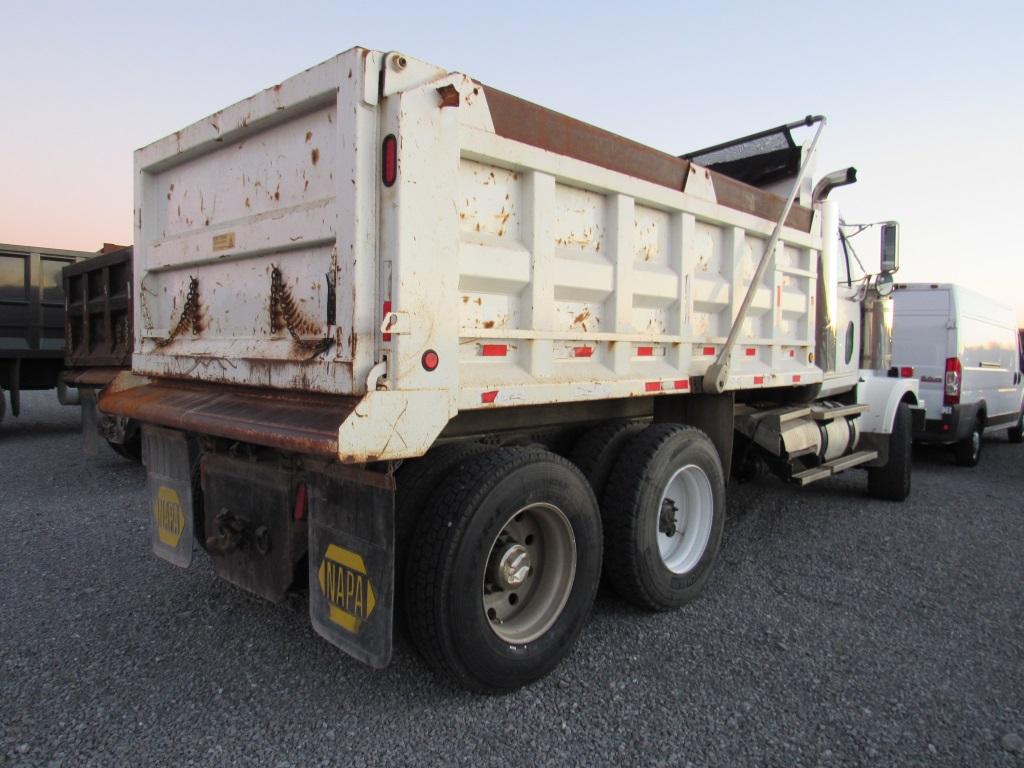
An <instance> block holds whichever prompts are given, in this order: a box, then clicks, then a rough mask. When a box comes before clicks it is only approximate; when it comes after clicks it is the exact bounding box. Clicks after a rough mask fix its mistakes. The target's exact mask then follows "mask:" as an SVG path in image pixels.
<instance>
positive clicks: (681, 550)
mask: <svg viewBox="0 0 1024 768" xmlns="http://www.w3.org/2000/svg"><path fill="white" fill-rule="evenodd" d="M603 520H604V525H605V562H606V573H607V575H608V580H609V582H610V583H611V585H612V587H613V589H615V591H616V592H618V593H619V594H620V595H621V596H622V597H623V598H624V599H626V600H628V601H629V602H631V603H634V604H636V605H639V606H641V607H644V608H650V609H653V610H659V611H660V610H668V609H670V608H678V607H679V606H681V605H685V604H686V603H688V602H690V601H691V600H693V599H694V598H696V597H697V596H698V595H699V594H700V592H701V590H702V589H703V588H704V583H705V582H706V581H707V579H708V576H709V575H710V573H711V567H712V564H713V563H714V560H715V556H716V555H717V553H718V547H719V544H720V543H721V540H722V528H723V526H724V525H725V477H724V473H723V471H722V462H721V460H720V459H719V456H718V451H717V450H716V449H715V446H714V443H712V442H711V439H710V438H709V437H708V436H707V435H706V434H705V433H704V432H702V431H701V430H699V429H696V428H694V427H686V426H682V425H679V424H654V425H652V426H650V427H647V428H646V429H645V430H643V431H642V432H641V433H640V434H639V435H637V436H636V437H634V438H633V439H632V440H630V441H629V443H627V445H626V447H625V448H624V449H623V451H622V455H621V457H620V459H619V461H618V463H617V464H616V466H615V468H614V469H613V470H612V474H611V477H610V478H609V479H608V488H607V492H606V494H605V503H604V507H603Z"/></svg>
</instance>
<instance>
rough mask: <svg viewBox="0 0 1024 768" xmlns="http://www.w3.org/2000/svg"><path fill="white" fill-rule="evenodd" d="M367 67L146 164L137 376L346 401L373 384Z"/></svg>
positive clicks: (258, 107) (308, 77)
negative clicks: (359, 384)
mask: <svg viewBox="0 0 1024 768" xmlns="http://www.w3.org/2000/svg"><path fill="white" fill-rule="evenodd" d="M364 63H365V62H364V55H363V52H362V51H361V50H358V49H354V50H352V51H349V52H347V53H345V54H341V55H340V56H338V57H336V58H334V59H331V60H329V61H327V62H325V63H323V64H321V65H318V66H317V67H314V68H312V69H310V70H307V71H306V72H303V73H302V74H300V75H297V76H295V77H293V78H290V79H288V80H286V81H284V82H282V83H280V84H279V85H276V86H274V87H273V88H269V89H267V90H266V91H263V92H261V93H259V94H257V95H256V96H253V97H252V98H250V99H247V100H245V101H243V102H240V103H239V104H236V105H234V106H232V107H229V108H228V109H225V110H222V111H221V112H218V113H216V114H214V115H211V116H210V117H209V118H207V119H205V120H203V121H200V122H199V123H196V124H194V125H192V126H189V127H188V128H186V129H184V130H182V131H179V132H178V133H176V134H174V135H173V136H169V137H167V138H166V139H163V140H161V141H159V142H157V143H155V144H153V145H150V146H149V147H146V148H144V149H142V150H139V151H138V152H137V153H136V206H137V211H136V217H137V218H136V260H135V265H136V279H137V280H138V281H139V290H138V291H137V297H138V302H137V306H136V307H135V310H136V311H135V329H136V355H135V361H134V369H135V371H136V372H138V373H145V374H151V375H156V376H170V377H179V378H189V379H192V380H201V381H221V382H231V383H246V384H256V385H260V386H268V387H274V388H284V389H301V390H308V391H319V392H332V393H342V394H347V393H351V392H352V391H353V382H354V381H357V380H358V379H359V377H358V376H357V375H354V372H356V373H357V372H358V371H360V370H361V371H363V372H364V375H365V370H366V369H367V368H368V367H369V364H370V363H369V360H370V358H371V357H372V349H371V348H370V346H371V342H372V326H370V325H369V317H368V315H366V313H363V314H364V315H365V317H366V319H365V320H364V323H363V326H362V327H361V326H360V324H359V323H358V322H357V317H359V306H358V304H359V301H360V300H361V299H365V300H366V301H371V300H372V296H373V293H374V287H375V286H374V281H373V270H372V268H371V267H370V265H369V263H368V262H369V261H370V260H371V259H372V252H373V251H372V249H373V244H374V231H375V222H374V215H373V209H374V197H375V192H376V189H375V186H374V184H373V179H374V168H375V162H376V153H375V152H374V151H373V147H374V145H375V144H376V127H375V112H374V109H373V107H372V106H370V105H367V104H366V103H364V101H363V96H364V93H363V90H362V87H363V82H364V74H365V73H364ZM364 252H365V253H366V254H367V258H366V259H363V261H364V262H367V263H366V264H365V266H364V267H363V268H362V270H359V267H358V266H357V265H358V264H359V263H360V258H359V257H360V256H362V255H363V254H364ZM361 281H362V282H361ZM366 334H370V335H369V337H368V338H369V340H370V341H369V342H368V343H366V344H364V345H362V346H363V349H362V350H360V340H362V339H363V338H364V337H365V336H366Z"/></svg>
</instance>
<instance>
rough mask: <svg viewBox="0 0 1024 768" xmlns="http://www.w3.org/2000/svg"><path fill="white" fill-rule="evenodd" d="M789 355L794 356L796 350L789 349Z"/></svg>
mask: <svg viewBox="0 0 1024 768" xmlns="http://www.w3.org/2000/svg"><path fill="white" fill-rule="evenodd" d="M789 356H790V357H796V350H795V349H791V350H789Z"/></svg>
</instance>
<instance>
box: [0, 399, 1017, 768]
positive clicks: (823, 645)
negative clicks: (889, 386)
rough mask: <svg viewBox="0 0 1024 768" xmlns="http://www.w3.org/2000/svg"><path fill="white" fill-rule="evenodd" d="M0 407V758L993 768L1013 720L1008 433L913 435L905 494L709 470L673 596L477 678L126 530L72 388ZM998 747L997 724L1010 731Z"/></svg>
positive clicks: (842, 480)
mask: <svg viewBox="0 0 1024 768" xmlns="http://www.w3.org/2000/svg"><path fill="white" fill-rule="evenodd" d="M23 405H24V410H23V415H22V417H21V419H18V420H13V419H11V418H10V416H9V415H8V420H7V421H5V422H4V423H3V424H2V425H0V467H2V468H3V484H2V486H0V488H2V491H0V510H2V512H0V516H2V522H3V528H4V535H3V536H2V537H0V578H2V582H3V587H4V588H3V592H2V595H0V763H2V764H10V765H48V764H61V765H103V766H107V765H112V764H131V765H157V764H160V765H167V764H175V765H236V764H237V765H248V764H260V765H270V766H285V765H294V766H304V765H327V764H341V765H376V764H388V765H391V764H398V765H401V764H417V765H424V764H436V763H444V764H456V765H474V766H476V765H487V764H494V765H501V766H505V767H506V768H507V767H508V766H532V765H540V764H552V765H554V764H578V765H583V764H586V765H600V764H619V765H626V764H641V763H642V764H665V765H687V764H691V763H692V764H693V765H708V766H719V765H778V766H800V765H808V766H811V765H896V764H899V765H969V766H981V765H1013V766H1024V752H1021V751H1014V746H1015V744H1014V740H1013V738H1011V737H1009V736H1008V734H1019V735H1020V736H1024V639H1022V634H1021V632H1022V627H1024V594H1022V583H1024V582H1022V578H1021V553H1022V542H1024V501H1022V500H1024V472H1022V467H1024V446H1018V445H1011V444H1009V443H1007V441H1006V438H1005V436H1004V435H1005V433H999V435H997V436H994V437H991V438H988V439H987V440H986V443H985V449H984V454H983V456H982V463H981V465H980V466H979V467H978V468H977V469H976V470H968V469H961V468H958V467H955V466H953V464H952V460H951V458H950V457H949V456H948V455H947V454H945V453H943V452H941V451H921V452H918V454H917V456H916V462H915V475H914V492H913V495H912V497H911V500H910V501H908V502H907V503H905V504H902V505H899V504H889V503H883V502H878V501H873V500H871V499H869V498H867V496H866V495H865V493H864V486H865V483H866V479H865V477H864V475H863V474H862V473H857V472H852V473H848V474H847V475H843V476H841V477H839V478H836V479H834V480H831V481H828V482H825V483H821V484H818V485H814V486H811V487H809V488H807V489H805V490H803V491H797V490H796V489H793V488H787V487H785V486H783V485H782V484H781V483H778V482H776V481H774V480H764V481H761V482H758V483H754V484H749V485H743V486H736V485H733V486H731V487H730V497H731V498H730V504H729V511H730V518H729V522H728V523H727V526H726V534H725V542H724V545H723V549H722V553H721V556H720V559H719V566H718V569H717V571H716V573H715V574H714V575H713V577H712V579H711V582H710V583H709V587H708V590H707V592H706V593H705V596H704V597H703V598H702V599H701V600H699V601H697V602H696V603H695V604H693V605H691V606H688V607H687V608H685V609H683V610H680V611H677V612H675V613H670V614H663V615H650V614H645V613H641V612H638V611H634V610H632V609H630V608H629V607H627V606H625V605H623V604H622V603H621V602H620V601H618V600H617V599H615V598H614V597H613V596H611V595H605V594H602V595H601V596H599V598H598V602H597V606H596V608H595V612H594V615H593V618H592V620H591V622H590V624H589V626H588V627H587V629H586V631H585V632H584V635H583V638H582V640H581V642H580V644H579V646H578V647H577V649H576V651H575V652H574V653H573V654H572V655H571V656H570V657H569V659H567V661H566V662H565V663H564V664H563V665H562V666H561V667H560V668H559V669H558V670H556V672H555V673H554V674H553V675H551V676H550V677H549V678H546V679H545V680H543V681H541V682H540V683H539V684H537V685H534V686H532V687H531V688H529V689H526V690H523V691H520V692H518V693H515V694H512V695H509V696H504V697H497V698H480V697H476V696H473V695H470V694H467V693H464V692H462V691H459V690H455V689H452V688H451V687H449V686H447V685H446V684H445V683H444V682H443V681H439V680H438V679H436V678H434V677H433V676H432V675H431V674H430V673H429V672H428V671H427V670H426V669H425V667H424V666H423V665H422V664H421V663H420V661H419V660H418V658H417V657H416V655H415V654H414V653H413V651H412V650H411V649H410V648H409V647H408V646H407V645H406V644H405V643H404V642H402V641H400V642H399V645H398V648H397V650H396V653H395V659H394V662H393V663H392V665H391V667H390V668H389V669H387V670H384V671H381V672H374V671H372V670H370V669H369V668H367V667H364V666H362V665H360V664H359V663H357V662H355V661H354V660H351V659H349V658H348V657H346V656H345V655H343V654H342V653H340V652H338V651H335V650H334V649H333V648H332V647H330V646H329V645H327V644H326V643H325V642H323V641H321V640H320V639H318V638H317V637H315V636H314V634H313V632H312V630H311V629H310V626H309V621H308V618H307V613H306V603H305V600H304V598H302V597H299V596H296V597H295V598H293V599H292V600H291V601H290V602H288V603H287V604H285V605H284V606H272V605H269V604H265V603H263V602H261V601H259V600H257V599H254V598H250V597H248V596H246V595H245V594H243V593H241V592H239V591H237V590H236V589H234V588H232V587H231V586H229V585H227V584H225V583H222V582H221V581H219V580H218V579H217V578H216V577H215V576H214V574H213V571H212V568H211V567H210V563H209V560H208V559H207V558H206V556H205V555H202V554H201V553H200V554H197V556H196V558H195V561H194V562H193V566H192V568H191V569H190V570H188V571H180V570H178V569H176V568H174V567H173V566H170V565H167V564H165V563H163V562H161V561H159V560H157V559H156V558H155V557H153V556H152V555H151V554H150V553H149V551H148V534H147V530H148V529H147V526H148V519H147V515H146V511H145V493H144V480H145V475H144V471H143V470H142V469H141V468H139V467H138V466H135V465H133V464H131V463H129V462H127V461H125V460H123V459H121V458H119V457H118V456H116V455H115V454H113V453H112V452H108V451H106V450H105V449H104V451H103V452H102V453H101V454H100V455H99V456H98V457H96V458H92V459H89V458H86V457H85V456H83V455H82V453H81V451H80V444H81V443H80V441H81V436H80V435H79V433H78V409H76V408H63V407H61V406H59V405H58V404H57V402H56V397H55V396H54V395H53V393H29V394H27V395H26V396H24V400H23ZM1022 748H1024V747H1022Z"/></svg>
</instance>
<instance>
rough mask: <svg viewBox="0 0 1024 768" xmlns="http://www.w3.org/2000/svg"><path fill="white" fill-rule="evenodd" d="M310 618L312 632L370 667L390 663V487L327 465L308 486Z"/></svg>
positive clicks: (379, 478)
mask: <svg viewBox="0 0 1024 768" xmlns="http://www.w3.org/2000/svg"><path fill="white" fill-rule="evenodd" d="M309 487H310V497H309V615H310V620H311V621H312V623H313V629H315V630H316V632H317V634H319V635H320V636H321V637H323V638H325V639H326V640H328V641H329V642H330V643H331V644H333V645H335V646H337V647H338V648H340V649H341V650H343V651H345V652H346V653H348V654H349V655H350V656H353V657H355V658H356V659H359V660H360V661H362V662H364V663H366V664H369V665H370V666H372V667H376V668H378V669H379V668H381V667H386V666H387V665H388V663H389V662H390V661H391V632H392V613H393V605H394V567H395V551H394V540H395V524H394V518H395V513H394V484H393V481H392V480H391V478H389V477H387V476H385V475H380V474H378V473H374V472H365V471H358V470H348V469H346V468H333V469H330V470H326V471H325V472H324V473H316V474H314V475H312V476H311V477H310V482H309Z"/></svg>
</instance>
